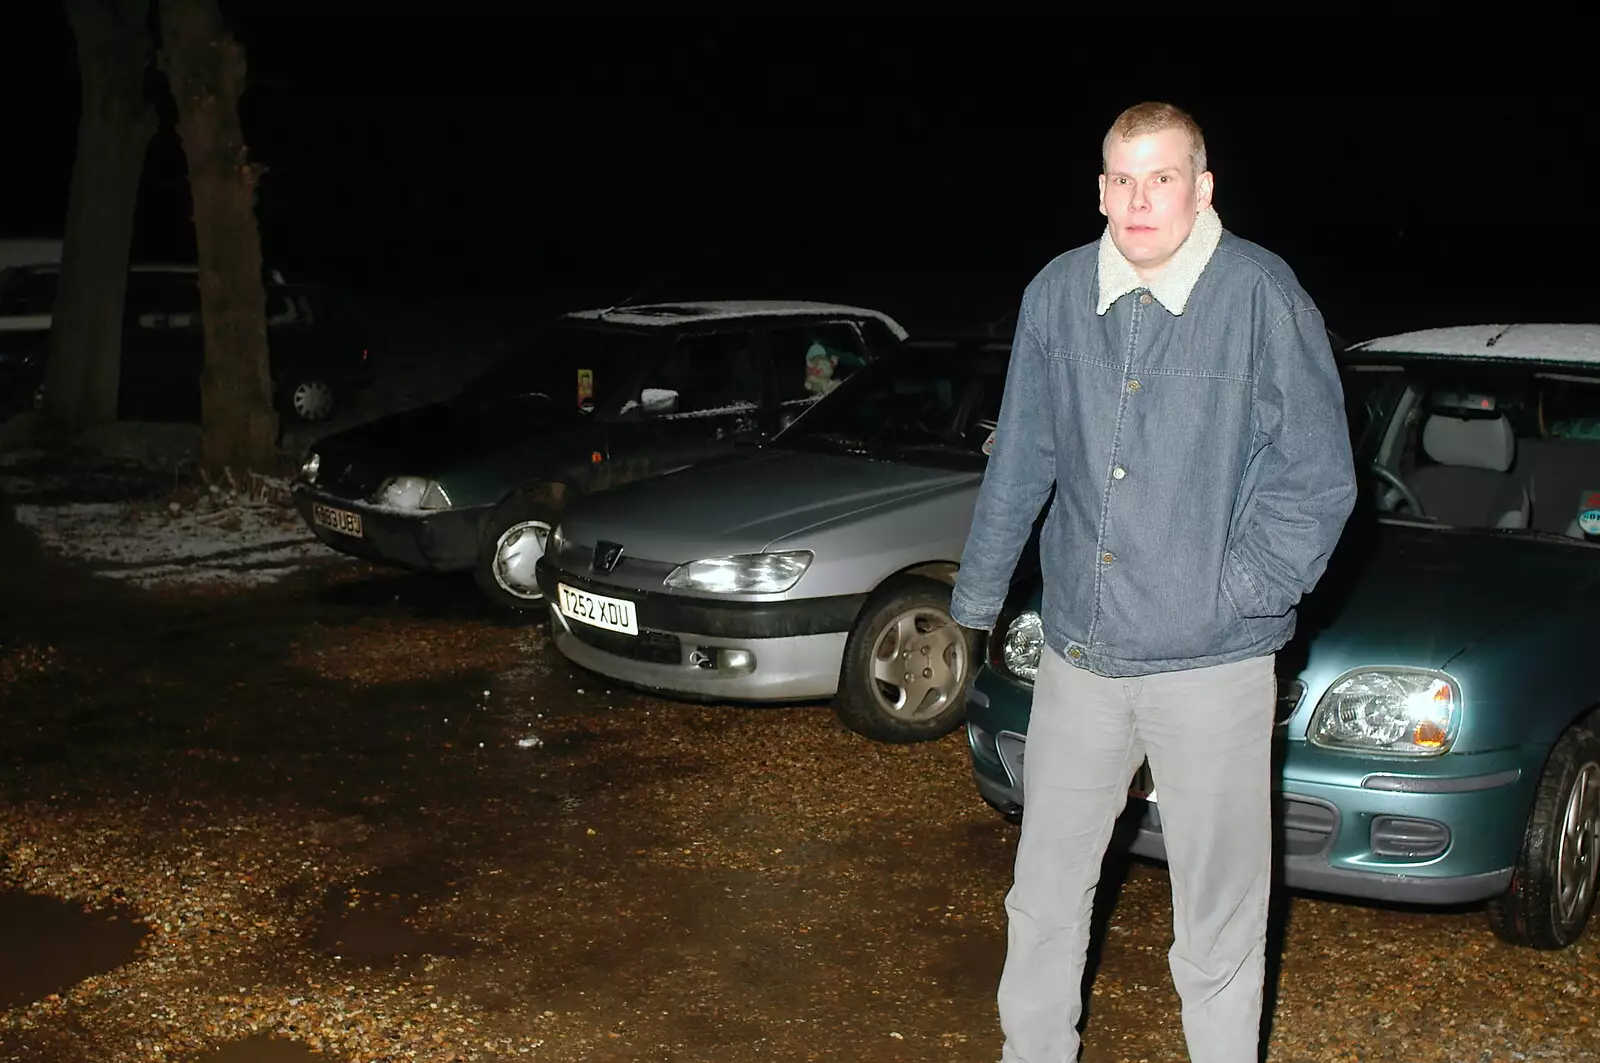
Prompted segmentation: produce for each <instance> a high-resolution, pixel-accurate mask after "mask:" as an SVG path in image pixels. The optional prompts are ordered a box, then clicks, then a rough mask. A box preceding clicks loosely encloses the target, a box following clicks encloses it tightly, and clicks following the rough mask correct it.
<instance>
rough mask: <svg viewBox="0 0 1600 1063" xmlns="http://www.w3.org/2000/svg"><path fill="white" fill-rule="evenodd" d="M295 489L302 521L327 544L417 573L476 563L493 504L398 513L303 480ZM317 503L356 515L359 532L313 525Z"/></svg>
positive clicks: (468, 566) (467, 566)
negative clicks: (355, 534) (318, 488)
mask: <svg viewBox="0 0 1600 1063" xmlns="http://www.w3.org/2000/svg"><path fill="white" fill-rule="evenodd" d="M293 491H294V504H295V508H296V509H297V510H299V512H300V519H301V520H303V521H305V523H306V527H308V528H310V529H311V531H312V534H314V535H315V536H316V537H317V538H318V539H320V540H321V541H322V542H323V543H324V544H325V545H327V546H329V547H331V548H333V549H335V550H338V551H339V552H340V553H345V554H349V555H350V556H352V557H359V558H361V559H363V560H366V561H376V562H378V563H380V564H385V565H394V566H397V567H399V568H406V569H411V570H413V571H417V572H461V571H464V570H466V569H470V568H471V567H472V566H473V565H474V564H476V563H477V559H478V543H479V541H480V539H481V538H482V535H483V528H484V524H485V523H486V522H487V521H488V519H489V514H490V512H491V510H492V508H493V507H490V506H475V507H471V508H464V509H446V510H439V511H436V512H431V513H421V512H419V513H400V512H396V511H395V510H391V509H379V508H377V507H375V506H372V505H370V504H368V503H366V502H356V501H352V500H350V499H348V498H341V497H339V496H337V495H332V494H328V493H327V492H324V491H318V490H317V489H316V488H314V487H310V486H308V485H306V484H303V483H296V484H295V485H294V489H293ZM318 504H320V505H323V506H327V507H329V508H331V509H337V510H341V511H343V512H346V513H356V514H359V515H360V517H361V535H360V536H359V537H358V536H354V535H349V534H346V533H344V532H340V531H334V530H332V529H330V528H326V527H323V526H322V525H320V524H318V523H316V521H315V520H313V519H312V507H313V506H315V505H318Z"/></svg>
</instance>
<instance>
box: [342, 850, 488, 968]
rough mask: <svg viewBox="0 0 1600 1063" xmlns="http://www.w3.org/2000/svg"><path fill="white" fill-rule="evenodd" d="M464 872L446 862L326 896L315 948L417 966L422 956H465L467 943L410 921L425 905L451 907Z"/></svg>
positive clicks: (390, 872)
mask: <svg viewBox="0 0 1600 1063" xmlns="http://www.w3.org/2000/svg"><path fill="white" fill-rule="evenodd" d="M460 878H461V873H460V872H459V871H458V870H457V869H456V868H454V867H451V866H450V865H448V864H443V863H433V862H418V863H415V864H405V865H398V866H394V867H387V868H383V869H381V870H379V871H375V872H373V873H372V874H370V875H363V876H362V877H361V878H359V879H357V880H355V881H354V882H352V883H349V884H347V885H343V886H335V887H333V888H331V889H329V890H328V891H327V893H326V894H324V896H323V901H322V914H321V918H320V919H319V920H318V922H317V928H316V931H315V933H314V935H313V938H312V940H313V944H314V945H315V947H316V948H318V949H320V950H322V951H324V952H328V953H331V954H334V955H337V956H343V957H345V958H347V959H352V960H359V961H364V962H372V961H374V960H392V961H396V962H401V963H410V964H415V963H417V962H418V961H419V960H420V959H421V958H422V957H423V956H460V955H463V954H465V953H467V952H469V951H471V950H472V948H473V942H472V941H471V940H470V939H468V938H463V937H458V936H456V935H453V934H439V933H432V932H429V931H425V930H421V929H419V928H417V927H416V926H414V925H412V922H411V920H412V919H413V918H414V917H415V916H416V915H418V914H419V913H420V912H421V911H422V909H423V908H424V907H425V906H431V905H433V904H436V903H448V902H449V901H450V900H451V899H453V897H454V896H455V893H456V889H457V886H458V883H459V881H460Z"/></svg>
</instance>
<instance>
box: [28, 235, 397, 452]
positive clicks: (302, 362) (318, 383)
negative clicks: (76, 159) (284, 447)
mask: <svg viewBox="0 0 1600 1063" xmlns="http://www.w3.org/2000/svg"><path fill="white" fill-rule="evenodd" d="M59 276H60V273H59V270H58V269H57V267H55V266H53V265H52V266H30V267H13V268H11V269H7V270H5V271H3V272H0V408H3V409H8V410H9V409H18V408H23V407H26V406H27V405H28V404H29V403H34V404H37V403H38V401H39V400H40V399H41V398H42V396H43V385H44V381H45V361H46V359H47V356H48V355H49V352H50V325H51V321H52V314H53V311H54V304H55V295H56V282H57V280H58V278H59ZM265 288H266V308H265V309H266V324H267V348H268V357H269V367H270V372H271V377H272V387H273V401H274V403H275V405H276V406H277V408H278V410H279V412H281V413H283V414H286V415H288V416H290V417H292V418H294V419H296V420H301V421H313V422H315V421H325V420H327V419H328V418H329V417H331V416H333V413H334V410H335V408H336V407H337V405H338V404H339V403H340V402H342V401H344V400H345V399H347V398H349V397H350V396H351V395H352V394H354V393H355V392H356V391H357V390H359V389H360V388H361V387H363V386H365V385H366V384H367V383H369V382H370V381H371V378H372V367H371V364H370V354H371V351H370V348H369V347H368V346H367V343H366V339H365V337H364V336H363V334H362V330H361V328H360V327H359V326H358V325H357V323H356V321H355V317H354V314H353V312H352V311H351V310H350V308H349V307H348V306H347V305H346V304H345V303H344V302H343V300H342V299H341V298H340V297H339V296H338V295H337V294H335V293H334V292H333V291H331V290H329V289H326V288H321V287H317V286H313V285H306V284H286V283H284V282H283V281H282V279H281V278H280V277H279V276H278V275H277V274H275V273H272V274H269V275H268V276H267V278H266V285H265ZM204 362H205V330H204V328H203V327H202V324H201V319H200V288H199V284H198V274H197V271H196V269H195V267H193V266H192V265H190V266H185V265H181V264H179V265H172V266H166V265H137V266H134V267H133V269H132V271H131V272H130V273H129V275H128V288H127V295H126V297H125V299H124V303H123V329H122V365H121V375H120V382H119V385H118V393H117V415H118V416H119V417H120V418H122V419H124V420H146V421H149V420H156V421H166V420H179V421H196V420H199V417H200V371H201V369H202V367H203V366H204Z"/></svg>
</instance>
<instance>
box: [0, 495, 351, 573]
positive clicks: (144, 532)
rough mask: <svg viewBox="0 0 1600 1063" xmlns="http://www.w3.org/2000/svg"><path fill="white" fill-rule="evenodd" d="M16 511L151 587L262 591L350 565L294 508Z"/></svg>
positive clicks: (79, 551) (60, 543)
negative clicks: (307, 572) (299, 574)
mask: <svg viewBox="0 0 1600 1063" xmlns="http://www.w3.org/2000/svg"><path fill="white" fill-rule="evenodd" d="M15 514H16V519H17V523H19V524H21V525H23V526H24V527H26V528H28V529H29V530H31V531H32V532H33V533H34V535H35V536H36V537H37V538H38V540H39V542H40V544H41V545H42V546H44V548H45V549H47V550H50V551H51V552H53V553H56V554H59V555H61V556H64V557H68V558H72V559H74V560H80V561H85V562H88V563H89V565H90V567H91V569H92V570H93V571H94V572H95V574H96V575H100V576H104V577H106V578H109V579H116V580H121V581H124V582H127V583H131V584H133V585H135V586H139V587H145V588H151V587H156V586H162V585H196V584H206V585H216V584H229V585H236V586H245V587H249V586H259V585H261V584H265V583H273V582H276V581H277V580H280V579H282V578H283V577H285V576H287V575H289V574H291V573H293V572H296V571H299V570H300V569H303V568H305V567H307V566H308V565H313V564H323V563H327V562H331V561H347V560H349V559H348V558H347V557H346V556H345V555H343V554H340V553H338V552H336V551H334V550H331V549H329V548H328V547H326V546H324V545H322V543H321V542H319V541H318V540H317V538H316V537H315V536H314V535H312V534H311V532H310V530H309V529H308V528H306V527H305V525H304V523H303V522H302V521H301V520H300V518H299V516H298V514H296V513H295V511H294V510H292V509H285V508H283V507H282V506H278V505H273V504H271V503H266V502H255V501H250V500H247V499H234V500H228V499H226V496H225V497H224V500H223V501H221V502H219V503H217V504H216V508H211V509H209V510H207V509H201V508H198V507H197V508H192V509H184V508H183V507H182V506H180V505H178V504H177V503H173V504H172V506H171V507H170V508H165V509H163V508H155V507H151V506H148V505H139V504H130V503H124V502H79V503H72V504H68V505H60V506H42V505H32V504H19V505H17V506H16V507H15Z"/></svg>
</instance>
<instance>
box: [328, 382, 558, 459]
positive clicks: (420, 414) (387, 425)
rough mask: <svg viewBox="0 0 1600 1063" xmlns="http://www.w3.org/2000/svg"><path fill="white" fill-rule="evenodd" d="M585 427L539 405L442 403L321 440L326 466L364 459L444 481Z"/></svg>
mask: <svg viewBox="0 0 1600 1063" xmlns="http://www.w3.org/2000/svg"><path fill="white" fill-rule="evenodd" d="M582 427H583V422H581V421H578V420H575V419H574V418H573V417H570V416H551V415H550V414H549V413H548V412H543V411H541V409H540V406H539V405H538V404H533V403H530V404H522V403H517V402H501V403H486V404H476V403H467V402H455V401H452V402H441V403H434V404H433V405H429V406H421V407H418V408H417V409H413V410H405V411H402V412H400V413H396V414H391V415H389V416H387V417H380V418H378V419H377V420H375V421H369V422H367V423H366V424H362V425H357V426H355V427H354V428H348V429H345V430H344V431H342V432H336V433H334V434H332V435H328V436H324V437H323V438H321V439H319V440H318V441H317V442H316V443H315V444H314V445H313V446H312V447H311V449H312V450H314V451H317V452H318V453H320V454H322V455H323V456H324V459H325V460H333V459H337V458H351V457H358V458H363V459H367V460H368V461H369V462H372V463H376V464H381V465H382V466H384V467H385V469H386V470H387V471H388V472H391V473H398V474H406V475H412V476H438V475H441V474H443V473H445V472H447V471H449V470H450V469H452V468H454V467H456V466H459V465H461V464H463V463H465V462H470V461H472V460H473V459H475V458H477V457H480V456H482V455H486V454H492V453H495V452H497V451H500V450H503V449H505V448H507V447H510V446H513V445H516V444H519V443H525V442H527V441H528V440H530V439H532V438H541V437H542V438H548V437H551V436H558V435H560V434H562V433H573V434H574V438H577V434H578V433H579V432H580V431H581V429H582Z"/></svg>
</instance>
